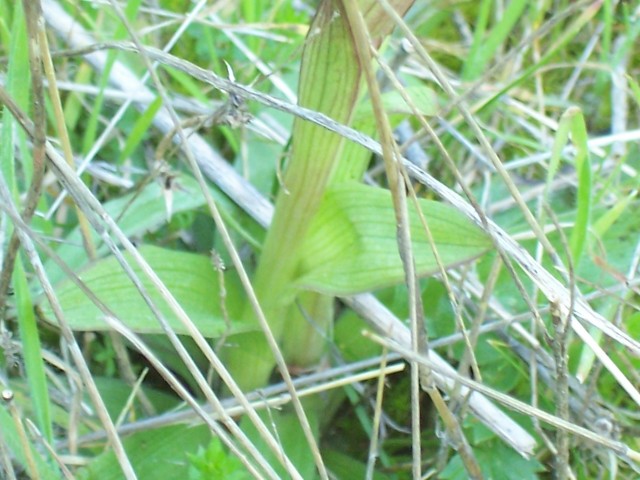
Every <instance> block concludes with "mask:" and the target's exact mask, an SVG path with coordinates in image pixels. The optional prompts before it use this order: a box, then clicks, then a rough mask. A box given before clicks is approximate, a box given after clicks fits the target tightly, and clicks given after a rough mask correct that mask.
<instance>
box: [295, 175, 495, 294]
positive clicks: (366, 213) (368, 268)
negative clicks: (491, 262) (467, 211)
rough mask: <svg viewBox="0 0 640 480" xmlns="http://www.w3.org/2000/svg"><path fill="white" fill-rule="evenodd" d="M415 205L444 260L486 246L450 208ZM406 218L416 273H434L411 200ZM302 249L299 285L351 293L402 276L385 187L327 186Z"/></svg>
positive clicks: (479, 234)
mask: <svg viewBox="0 0 640 480" xmlns="http://www.w3.org/2000/svg"><path fill="white" fill-rule="evenodd" d="M420 207H421V210H422V212H423V214H424V216H425V218H426V221H427V224H428V225H429V228H430V230H431V233H432V235H433V238H434V242H435V245H436V247H437V249H438V252H439V255H440V257H441V259H442V262H443V264H444V265H445V266H452V265H455V264H459V263H462V262H464V261H466V260H470V259H472V258H474V257H477V256H478V255H480V254H481V253H483V252H484V251H486V250H487V249H488V248H489V245H490V241H489V239H488V238H487V236H486V235H484V233H483V232H482V231H481V230H480V229H478V228H477V227H476V226H474V225H472V224H471V223H470V222H469V221H468V220H467V219H466V218H465V217H463V216H462V215H461V214H460V213H459V212H458V211H457V210H455V209H454V208H452V207H450V206H448V205H445V204H443V203H439V202H434V201H429V200H420ZM410 218H411V235H412V239H413V242H414V253H415V257H416V258H415V261H416V267H417V271H418V274H419V275H423V276H424V275H428V274H430V273H434V272H435V271H436V270H437V268H438V267H437V263H436V260H435V257H434V255H433V251H432V248H431V245H430V244H429V241H428V237H427V235H426V233H425V231H424V229H423V227H422V223H421V222H420V218H419V216H418V214H417V212H416V211H415V208H414V207H413V206H412V205H411V207H410ZM303 251H304V255H303V258H304V260H303V261H302V263H301V269H300V271H299V275H298V278H297V281H296V285H297V286H298V287H301V288H305V289H310V290H316V291H319V292H322V293H328V294H332V295H352V294H355V293H359V292H364V291H368V290H373V289H377V288H382V287H386V286H390V285H394V284H398V283H401V282H402V281H403V280H404V272H403V269H402V263H401V261H400V255H399V254H398V244H397V241H396V220H395V217H394V214H393V207H392V204H391V194H390V193H389V191H388V190H384V189H380V188H373V187H368V186H365V185H361V184H356V183H346V184H343V185H340V186H336V187H333V188H331V189H329V190H328V191H327V194H326V196H325V198H324V200H323V202H322V204H321V206H320V210H319V211H318V214H317V216H316V217H315V218H314V221H313V223H312V227H311V230H310V232H309V236H308V237H307V239H306V241H305V244H304V250H303Z"/></svg>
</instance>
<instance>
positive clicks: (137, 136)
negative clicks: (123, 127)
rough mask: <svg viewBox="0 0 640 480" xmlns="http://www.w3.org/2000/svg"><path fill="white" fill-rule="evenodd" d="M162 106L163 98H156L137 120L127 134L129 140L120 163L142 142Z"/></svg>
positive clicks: (123, 149) (121, 154)
mask: <svg viewBox="0 0 640 480" xmlns="http://www.w3.org/2000/svg"><path fill="white" fill-rule="evenodd" d="M161 106H162V98H160V97H156V99H155V100H154V101H153V102H151V103H150V104H149V106H148V107H147V109H146V110H145V111H144V113H143V114H142V115H140V117H139V118H138V119H137V120H136V123H135V124H134V125H133V128H132V129H131V132H130V133H129V135H128V136H127V141H126V143H125V144H124V147H123V148H122V151H121V152H120V160H119V161H118V163H119V164H122V162H124V160H125V159H127V158H128V157H129V155H131V154H132V153H133V151H134V150H135V149H136V147H137V146H138V145H139V144H140V142H142V140H143V139H144V136H145V133H147V131H148V130H149V126H150V125H151V124H152V123H153V118H154V117H155V116H156V113H157V111H158V110H159V109H160V107H161Z"/></svg>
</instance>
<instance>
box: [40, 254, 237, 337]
mask: <svg viewBox="0 0 640 480" xmlns="http://www.w3.org/2000/svg"><path fill="white" fill-rule="evenodd" d="M140 253H141V254H142V255H143V256H144V258H145V259H146V260H147V262H148V263H149V265H150V266H151V267H152V268H153V270H154V271H155V272H156V274H157V275H158V276H159V277H160V279H161V280H162V281H163V282H164V284H165V285H166V286H167V288H168V289H169V290H170V291H171V293H172V294H173V295H174V297H175V298H176V300H177V301H178V302H179V303H180V305H182V307H183V308H184V310H185V311H186V312H187V314H188V315H189V317H190V318H191V320H192V321H193V322H194V324H195V325H196V326H197V327H198V329H199V330H200V332H201V333H202V334H203V335H204V336H206V337H216V336H218V335H221V334H222V333H225V332H226V333H237V332H238V331H239V330H242V331H244V330H246V328H247V327H246V325H245V324H242V325H245V326H243V327H240V324H239V323H238V322H236V323H234V324H233V325H234V328H233V329H232V330H231V331H228V327H227V324H226V323H225V321H224V317H223V315H222V310H221V302H220V288H219V284H218V272H217V271H215V270H214V268H213V266H212V263H211V260H210V259H209V258H208V257H206V256H202V255H196V254H192V253H186V252H178V251H175V250H166V249H162V248H158V247H152V246H144V247H141V248H140ZM125 257H126V258H127V260H128V261H129V264H130V265H131V266H132V267H133V270H134V271H135V272H136V274H137V275H138V276H139V278H140V279H141V280H142V283H143V285H144V287H145V288H146V289H147V291H148V293H149V295H150V297H151V299H152V300H153V301H154V303H155V304H156V305H157V306H158V308H159V309H160V311H161V312H162V314H163V315H164V316H165V318H166V319H167V321H168V322H169V323H170V325H171V326H172V327H173V329H174V330H175V331H176V332H177V333H179V334H187V333H188V332H187V329H186V328H185V326H184V325H183V324H182V323H181V322H180V321H179V320H178V319H177V318H176V316H175V315H174V314H173V313H172V311H171V310H170V308H169V306H168V305H167V303H166V302H165V301H164V300H163V299H162V298H161V296H160V294H159V293H158V292H156V290H155V288H153V286H152V284H151V281H150V280H149V279H148V278H147V277H146V276H145V275H144V274H143V273H142V271H141V270H140V268H139V267H138V266H137V265H136V264H135V262H133V259H132V258H131V256H130V255H128V254H126V255H125ZM80 278H81V279H82V281H84V282H85V284H86V285H87V286H88V287H89V288H90V289H91V290H92V291H93V292H94V293H95V294H96V295H97V296H98V298H99V299H101V300H102V301H103V302H104V303H105V304H106V305H107V306H108V307H109V308H110V309H111V310H112V311H113V312H114V313H115V314H116V315H117V316H118V318H120V319H121V320H122V321H123V322H124V323H125V324H126V325H127V326H128V327H129V328H131V329H132V330H133V331H134V332H137V333H161V332H162V329H161V328H160V324H159V323H158V321H157V319H156V318H155V317H154V316H153V314H152V313H151V311H150V310H149V308H148V306H147V305H146V303H145V302H144V300H143V299H142V298H141V296H140V294H139V292H138V290H137V289H136V288H135V286H134V285H133V283H132V282H131V280H130V279H129V278H128V277H127V276H126V274H125V273H124V272H123V270H122V268H121V266H120V265H119V264H118V262H117V260H116V259H115V257H107V258H105V259H103V260H99V261H98V262H96V263H94V264H93V265H91V266H89V267H88V268H87V269H86V270H85V271H83V272H82V273H81V274H80ZM224 278H225V285H224V287H225V291H226V294H225V307H226V310H227V312H228V316H229V320H230V321H231V320H232V319H237V318H238V313H239V311H240V309H241V306H242V305H243V303H244V302H243V294H242V288H241V286H240V284H239V281H238V280H237V278H236V277H235V275H233V274H232V273H231V272H226V273H225V276H224ZM56 292H57V294H58V299H59V300H60V304H61V305H62V310H63V312H64V314H65V317H66V319H67V321H68V322H69V324H70V326H71V328H72V329H74V330H107V329H108V328H109V327H108V326H107V324H106V323H105V321H104V315H103V313H102V311H101V310H100V309H99V308H98V307H96V306H95V305H94V304H93V303H92V302H91V300H90V299H89V298H87V296H86V295H85V294H84V292H83V291H82V290H81V289H80V288H79V287H78V286H77V285H75V284H74V283H72V282H71V281H70V280H65V281H63V282H61V283H60V284H58V285H57V286H56ZM42 310H43V313H44V315H45V317H46V318H47V319H49V320H50V321H51V322H55V318H54V317H53V314H52V312H51V310H50V308H49V305H48V303H45V304H44V305H43V309H42Z"/></svg>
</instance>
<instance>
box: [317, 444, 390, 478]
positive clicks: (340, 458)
mask: <svg viewBox="0 0 640 480" xmlns="http://www.w3.org/2000/svg"><path fill="white" fill-rule="evenodd" d="M322 458H323V460H324V461H325V463H326V464H327V468H328V469H329V470H330V471H331V473H333V474H334V475H335V478H367V466H366V465H365V464H364V463H362V462H360V461H358V460H357V459H355V458H353V457H351V456H349V455H347V454H345V453H342V452H341V451H338V450H326V451H324V452H322ZM388 478H393V477H390V476H387V475H384V474H382V473H379V472H375V471H374V472H373V479H374V480H384V479H388Z"/></svg>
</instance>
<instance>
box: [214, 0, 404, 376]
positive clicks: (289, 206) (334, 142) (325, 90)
mask: <svg viewBox="0 0 640 480" xmlns="http://www.w3.org/2000/svg"><path fill="white" fill-rule="evenodd" d="M411 4H412V1H409V0H396V1H395V2H394V7H395V8H396V9H397V11H399V12H404V11H406V9H407V8H408V7H409V6H410V5H411ZM337 8H338V7H337V5H336V2H334V1H331V0H325V1H323V2H322V3H321V5H320V6H319V8H318V12H317V14H316V17H315V18H314V20H313V22H312V24H311V27H310V29H309V34H308V36H307V40H306V46H305V50H304V53H303V57H302V66H301V71H300V82H299V85H300V86H299V92H298V98H299V104H300V105H302V106H304V107H307V108H311V109H313V110H316V111H319V112H322V113H324V114H326V115H328V116H329V117H331V118H333V119H335V120H337V121H338V122H341V123H344V124H349V123H350V122H351V120H352V118H353V114H354V112H355V108H356V105H357V101H358V99H359V98H360V94H361V89H362V86H363V82H362V69H361V66H360V63H359V61H358V56H357V55H356V53H355V51H354V47H353V42H352V40H351V33H350V30H349V28H348V26H347V25H346V23H345V19H344V15H343V14H342V13H341V12H340V11H339V10H337ZM359 8H360V9H361V11H363V12H367V14H366V21H367V24H368V26H369V28H370V30H371V31H372V32H375V33H374V36H375V42H376V43H377V44H379V42H380V41H381V39H382V38H383V36H384V35H385V34H387V33H388V32H389V31H390V29H391V27H392V26H393V24H392V22H390V19H389V17H388V16H387V15H386V14H385V13H384V11H383V10H382V8H381V7H380V6H379V5H378V3H377V2H376V1H375V0H361V1H360V2H359ZM344 144H345V140H344V139H343V138H341V137H339V136H337V135H336V134H334V133H332V132H329V131H328V130H325V129H323V128H321V127H318V126H316V125H313V124H311V123H309V122H306V121H303V120H300V119H298V118H296V120H295V122H294V127H293V140H292V154H291V158H290V162H289V166H288V168H287V171H286V173H285V176H284V179H283V184H282V185H281V189H280V192H279V194H278V198H277V200H276V209H275V214H274V218H273V222H272V224H271V227H270V229H269V232H268V234H267V238H266V240H265V245H264V248H263V251H262V256H261V258H260V263H259V266H258V269H257V272H256V276H255V281H254V288H255V290H256V293H257V295H258V298H259V300H260V302H261V305H262V308H263V309H264V312H265V315H266V317H267V319H268V320H269V323H270V326H271V328H272V330H273V333H274V336H275V337H276V338H278V339H282V337H283V329H284V327H285V325H286V326H287V331H288V332H289V331H293V332H296V333H295V337H298V338H294V335H289V334H288V333H287V337H288V338H287V341H286V342H285V343H286V345H287V350H286V351H285V354H286V357H287V358H296V359H297V360H298V361H304V363H312V362H313V360H314V359H313V358H311V357H310V356H308V355H303V353H304V351H305V348H306V347H305V343H304V342H299V340H301V338H300V337H303V338H305V339H306V345H309V344H310V343H311V344H314V343H315V342H316V340H314V339H310V338H308V337H315V338H316V339H318V338H319V337H318V335H321V334H322V333H321V332H322V330H326V329H327V328H328V327H329V325H327V324H326V323H329V324H330V322H331V320H332V314H331V311H330V309H331V305H332V302H328V301H314V300H311V298H310V297H307V299H306V302H307V303H310V304H313V305H316V306H317V308H316V309H315V312H314V314H315V315H316V322H319V321H320V320H319V319H322V323H325V325H319V329H320V331H321V332H320V333H319V334H318V333H317V329H318V326H315V327H310V326H309V325H308V322H307V320H306V319H305V317H304V316H303V315H301V314H299V313H296V310H297V308H296V309H294V308H292V305H293V304H294V301H295V298H296V293H297V292H296V291H295V290H294V289H293V288H292V287H291V283H292V281H293V280H294V279H295V276H296V269H297V267H298V264H299V261H300V251H301V249H300V247H301V245H302V242H303V240H304V238H305V235H306V233H307V230H308V228H309V225H310V223H311V220H312V219H313V216H314V214H315V212H316V211H317V209H318V206H319V205H320V202H321V200H322V198H323V196H324V192H325V190H326V189H327V187H328V186H329V185H330V184H331V182H332V176H333V174H334V172H335V171H336V169H337V166H338V164H339V162H340V160H341V158H342V151H343V149H344ZM251 317H252V313H251V312H249V311H248V312H247V314H246V315H245V318H246V319H248V320H249V321H250V319H251ZM262 337H263V336H262V334H261V333H256V334H244V335H242V336H238V337H237V338H236V339H235V341H234V342H233V343H234V344H233V345H232V346H231V347H230V348H229V349H228V352H227V353H228V354H227V360H228V365H229V369H230V370H231V372H232V373H233V374H234V375H235V377H236V379H237V380H238V382H239V384H240V385H241V386H243V387H244V388H255V387H258V386H261V385H264V384H265V383H266V381H267V380H268V376H269V373H270V372H271V370H272V368H273V365H274V362H273V360H272V359H271V354H270V352H269V349H268V347H267V345H266V342H265V341H264V339H263V338H262ZM317 341H319V339H318V340H317ZM312 351H313V352H316V353H317V352H319V351H321V349H318V348H314V349H312ZM315 360H317V357H316V358H315Z"/></svg>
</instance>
